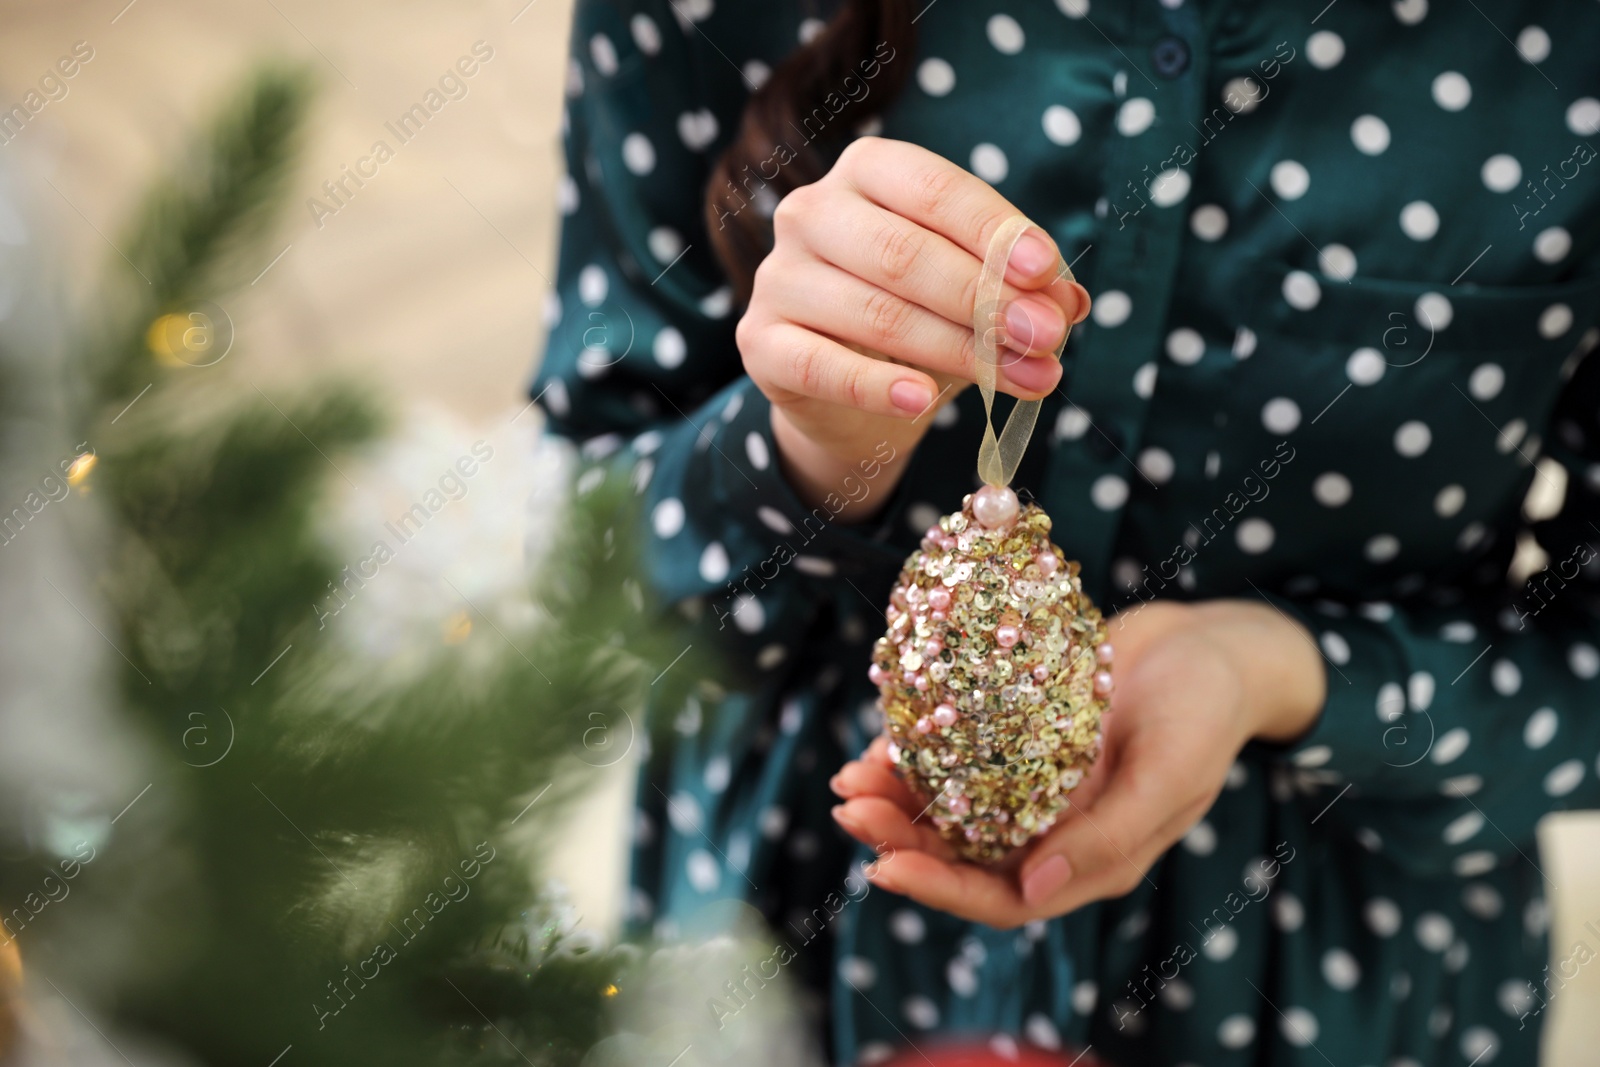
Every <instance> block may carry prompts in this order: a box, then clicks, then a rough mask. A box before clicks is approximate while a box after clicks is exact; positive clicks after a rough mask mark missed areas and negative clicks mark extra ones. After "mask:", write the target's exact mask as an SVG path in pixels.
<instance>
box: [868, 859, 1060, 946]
mask: <svg viewBox="0 0 1600 1067" xmlns="http://www.w3.org/2000/svg"><path fill="white" fill-rule="evenodd" d="M870 881H871V882H872V884H873V885H875V886H878V887H879V888H881V889H887V890H888V891H889V892H891V893H899V894H900V895H902V896H907V897H910V898H911V899H912V900H915V901H917V902H918V903H919V904H925V905H927V906H928V907H930V908H937V909H939V910H940V911H946V912H949V913H950V914H951V915H954V916H956V917H958V918H962V919H968V920H971V921H973V922H981V923H986V924H987V925H989V926H997V927H1001V928H1008V927H1013V926H1020V925H1022V924H1023V923H1025V922H1027V921H1028V920H1030V919H1033V918H1035V911H1034V909H1032V908H1030V907H1029V906H1028V904H1027V903H1026V902H1025V901H1024V900H1023V899H1022V896H1021V894H1020V893H1018V892H1017V888H1016V883H1015V882H1014V881H1013V880H1012V879H1010V878H1008V877H1006V876H1004V875H1002V874H999V873H996V872H994V871H991V870H988V869H986V868H983V867H976V866H973V865H972V864H970V863H959V862H957V863H952V862H949V861H947V860H943V859H940V858H938V857H937V856H932V855H929V854H928V853H926V852H920V851H917V850H915V849H908V848H902V849H897V850H896V851H895V853H894V855H892V856H887V857H885V858H884V859H882V860H881V861H879V863H878V865H877V869H876V871H875V872H874V873H873V874H872V875H871V876H870Z"/></svg>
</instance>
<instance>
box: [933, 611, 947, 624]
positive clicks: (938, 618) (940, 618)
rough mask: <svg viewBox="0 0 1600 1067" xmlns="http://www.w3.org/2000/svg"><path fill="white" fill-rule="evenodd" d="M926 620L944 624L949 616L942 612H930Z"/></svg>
mask: <svg viewBox="0 0 1600 1067" xmlns="http://www.w3.org/2000/svg"><path fill="white" fill-rule="evenodd" d="M928 618H930V619H932V620H933V621H934V622H944V621H945V620H946V619H948V618H950V614H949V613H948V612H944V611H931V612H929V613H928Z"/></svg>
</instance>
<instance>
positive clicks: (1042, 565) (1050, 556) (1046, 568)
mask: <svg viewBox="0 0 1600 1067" xmlns="http://www.w3.org/2000/svg"><path fill="white" fill-rule="evenodd" d="M1038 564H1039V571H1040V573H1042V574H1043V575H1044V576H1045V577H1046V578H1048V577H1050V576H1051V575H1053V574H1055V572H1056V568H1057V567H1058V566H1060V564H1061V561H1060V560H1058V559H1056V554H1055V553H1054V552H1041V553H1039V558H1038Z"/></svg>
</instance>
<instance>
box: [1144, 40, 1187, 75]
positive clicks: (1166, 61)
mask: <svg viewBox="0 0 1600 1067" xmlns="http://www.w3.org/2000/svg"><path fill="white" fill-rule="evenodd" d="M1150 62H1151V63H1152V64H1153V65H1154V66H1155V68H1156V73H1157V74H1159V75H1161V76H1162V77H1163V78H1176V77H1177V76H1178V75H1180V74H1182V73H1183V72H1184V71H1186V70H1188V69H1189V46H1188V45H1187V44H1185V43H1184V41H1183V38H1181V37H1163V38H1161V40H1159V41H1157V42H1156V43H1155V47H1153V48H1151V49H1150Z"/></svg>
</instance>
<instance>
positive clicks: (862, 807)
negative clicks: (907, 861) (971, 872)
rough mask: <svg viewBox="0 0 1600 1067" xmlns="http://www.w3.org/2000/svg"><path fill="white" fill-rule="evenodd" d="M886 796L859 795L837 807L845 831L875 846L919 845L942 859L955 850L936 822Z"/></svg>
mask: <svg viewBox="0 0 1600 1067" xmlns="http://www.w3.org/2000/svg"><path fill="white" fill-rule="evenodd" d="M916 814H917V813H915V812H912V813H910V814H908V813H907V812H906V811H905V809H903V808H902V807H900V805H898V804H896V803H894V802H893V801H891V800H885V799H884V798H883V797H874V796H867V797H857V798H855V799H854V800H847V801H845V802H844V803H843V804H840V805H839V806H838V807H836V808H834V809H833V818H834V821H835V822H837V823H838V824H839V825H840V826H841V827H843V828H844V831H845V833H847V834H849V835H850V836H851V837H853V838H855V839H856V840H857V841H860V842H861V843H862V844H864V845H870V846H872V847H873V848H884V847H887V848H890V849H895V850H899V849H904V848H909V849H916V850H918V851H921V852H926V853H928V854H929V855H933V856H938V857H940V858H942V859H954V858H955V853H954V852H953V851H952V850H951V848H950V846H949V844H948V843H947V842H946V841H945V840H944V838H942V837H940V836H939V831H938V830H936V829H935V828H934V826H933V824H932V823H930V822H928V820H926V819H920V820H919V819H917V818H916Z"/></svg>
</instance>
